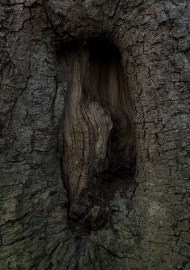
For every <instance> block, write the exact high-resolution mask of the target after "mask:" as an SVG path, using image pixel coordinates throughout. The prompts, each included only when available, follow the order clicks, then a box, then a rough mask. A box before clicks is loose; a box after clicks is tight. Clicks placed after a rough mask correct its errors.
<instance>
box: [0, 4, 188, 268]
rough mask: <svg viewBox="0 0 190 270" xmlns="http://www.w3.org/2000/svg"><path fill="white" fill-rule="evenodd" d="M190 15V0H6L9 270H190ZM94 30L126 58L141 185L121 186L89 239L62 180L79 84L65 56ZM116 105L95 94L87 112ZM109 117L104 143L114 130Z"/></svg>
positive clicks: (2, 12) (1, 124)
mask: <svg viewBox="0 0 190 270" xmlns="http://www.w3.org/2000/svg"><path fill="white" fill-rule="evenodd" d="M189 13H190V3H189V1H188V0H180V1H176V0H173V1H171V0H167V1H157V0H147V1H143V0H128V1H124V0H121V1H112V0H111V1H104V0H102V1H99V0H97V1H91V0H86V1H71V0H66V1H61V0H46V1H42V0H37V1H35V0H1V1H0V22H1V23H0V24H1V32H0V46H1V49H0V70H1V77H0V89H1V90H0V129H1V137H0V167H1V169H0V172H1V174H0V190H1V191H0V228H1V229H0V245H1V246H0V260H1V261H0V268H1V269H3V270H7V269H42V270H45V269H61V270H62V269H63V270H64V269H69V270H70V269H89V270H90V269H121V270H126V269H161V270H163V269H172V270H173V269H189V267H190V261H189V253H190V250H189V242H190V241H189V218H190V211H189V189H190V187H189V174H190V173H189V107H190V106H189V93H190V92H189V82H190V77H189V70H190V53H189V52H190V51H189V50H190V39H189V36H190V32H189V31H190V26H189ZM94 37H104V38H108V39H109V40H111V41H112V42H113V43H114V44H115V46H116V47H117V48H118V49H119V51H120V54H121V62H122V66H123V69H124V73H125V77H126V79H127V82H128V86H127V89H128V90H129V94H130V96H131V102H132V104H133V108H134V111H132V116H131V114H129V115H130V116H129V117H131V120H130V121H131V123H133V124H134V132H135V135H136V139H135V140H136V143H135V144H136V151H137V167H136V177H135V183H136V184H135V189H128V190H127V191H126V192H125V190H123V193H124V196H122V194H121V192H117V193H116V194H115V197H114V199H112V201H111V202H110V207H111V209H112V213H113V214H112V216H111V217H110V219H109V221H108V222H107V224H106V225H105V227H104V229H102V230H99V231H98V232H92V233H91V234H90V236H88V237H86V238H83V239H82V240H79V239H77V238H76V236H75V234H74V233H73V232H72V230H71V229H70V227H69V224H68V208H69V205H68V199H67V197H68V194H67V192H66V190H65V188H64V181H63V180H64V179H62V169H63V168H62V164H63V157H62V156H63V148H64V147H65V145H64V132H63V130H64V128H65V126H64V125H65V123H64V111H65V107H66V106H67V102H66V94H67V93H69V91H68V90H69V87H70V86H69V83H72V81H71V80H70V79H69V76H70V70H69V69H68V63H67V62H66V61H65V60H64V59H65V58H64V56H61V55H60V53H59V52H60V50H61V49H60V47H61V46H62V44H63V43H66V42H71V41H72V42H73V41H75V40H86V39H89V38H94ZM63 47H64V46H63ZM77 61H78V60H77ZM77 61H76V62H75V65H77ZM83 61H85V59H83ZM92 66H93V65H92ZM75 68H77V66H75ZM102 72H103V71H102ZM105 72H106V71H105ZM110 72H111V71H110ZM94 73H95V72H94ZM77 74H78V73H77ZM77 74H76V76H79V74H78V75H77ZM92 80H93V78H92ZM105 84H106V87H107V83H106V82H105ZM90 85H92V83H91V82H90ZM94 88H95V89H97V87H94ZM94 88H91V87H90V88H89V89H91V90H89V91H93V92H94V91H95V90H94ZM77 89H78V92H77V93H78V95H79V93H80V91H81V90H80V84H78V83H77ZM102 89H104V87H103V86H102ZM70 94H72V91H70ZM96 94H97V96H98V93H96ZM89 96H91V93H90V94H89ZM97 96H96V98H97ZM103 97H104V95H103ZM76 98H77V96H76ZM78 98H79V96H78ZM113 99H114V100H115V97H114V96H113ZM87 100H88V99H87ZM108 101H109V102H108V103H105V105H104V106H102V104H101V102H100V100H99V99H98V98H97V101H96V103H92V101H91V99H90V100H89V101H88V106H87V107H88V109H87V107H85V109H84V108H83V113H84V111H85V112H86V113H87V112H89V110H97V107H99V106H101V109H100V110H98V111H99V113H100V114H102V113H103V111H104V109H106V110H109V111H110V112H109V113H110V115H111V114H114V112H113V111H112V110H111V109H110V107H111V99H110V100H108ZM93 104H94V105H93ZM95 104H97V105H95ZM98 104H99V105H98ZM106 104H107V105H109V106H108V107H109V108H107V107H106ZM123 105H124V104H123ZM128 107H129V106H128ZM76 108H77V106H76ZM102 108H104V109H102ZM66 111H67V109H66ZM109 113H106V116H105V118H104V120H102V118H101V121H105V122H106V123H107V130H106V128H105V126H104V128H103V129H102V131H101V133H100V134H99V135H97V138H98V139H100V138H101V137H102V134H103V132H105V134H107V136H108V133H109V130H110V128H111V122H110V120H109V116H108V115H109ZM93 114H94V112H93ZM124 114H125V112H123V111H122V114H121V116H120V117H119V118H121V119H123V118H122V117H123V115H124ZM71 115H72V111H71ZM79 115H81V112H80V113H79ZM116 115H118V112H117V113H116ZM72 117H73V121H74V119H75V115H74V116H73V115H72ZM101 121H100V122H101ZM100 122H99V123H98V125H101V123H100ZM94 123H95V122H93V125H94ZM108 123H109V124H108ZM112 123H113V116H112ZM77 125H78V122H77ZM77 125H76V127H77ZM82 126H83V129H85V128H86V122H85V123H84V122H83V119H82ZM88 133H89V130H88ZM65 135H66V133H65ZM104 138H105V137H104ZM90 140H91V139H90ZM84 142H85V144H86V145H89V143H88V142H87V140H86V139H85V140H83V143H84ZM103 144H104V143H103ZM130 145H131V144H130ZM121 147H122V145H121ZM96 151H97V149H96ZM90 154H91V153H90ZM102 155H104V154H103V153H102ZM98 162H99V159H98ZM88 173H89V172H88ZM87 175H89V174H87ZM81 188H82V187H81ZM96 210H98V209H97V208H95V209H94V211H96Z"/></svg>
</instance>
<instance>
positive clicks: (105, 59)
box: [58, 39, 136, 236]
mask: <svg viewBox="0 0 190 270" xmlns="http://www.w3.org/2000/svg"><path fill="white" fill-rule="evenodd" d="M58 58H59V59H63V58H64V59H65V60H66V63H67V68H68V70H69V72H68V89H67V97H66V104H65V114H64V127H63V135H64V151H63V157H62V162H63V171H64V182H65V186H66V188H67V191H68V196H69V202H70V208H69V218H70V224H71V226H72V227H73V229H74V231H75V232H76V234H78V235H79V236H84V235H88V234H89V233H90V232H91V231H92V230H97V229H100V228H102V227H103V226H104V224H105V223H106V222H107V220H108V219H109V217H110V215H111V210H110V207H109V203H110V201H111V200H112V199H113V198H114V194H115V192H116V191H117V190H120V191H121V192H122V193H123V195H126V194H127V190H128V188H129V186H130V185H131V184H132V183H133V181H134V175H135V165H136V145H135V133H134V129H133V113H134V112H133V106H132V103H131V99H130V96H129V89H128V83H127V77H126V75H125V74H124V71H123V67H122V65H121V57H120V53H119V51H118V49H117V48H116V47H115V46H114V44H112V43H110V42H108V41H107V40H105V39H90V40H85V41H84V40H83V41H78V42H73V43H72V44H67V45H64V46H63V47H62V48H61V49H60V51H59V52H58Z"/></svg>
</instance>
